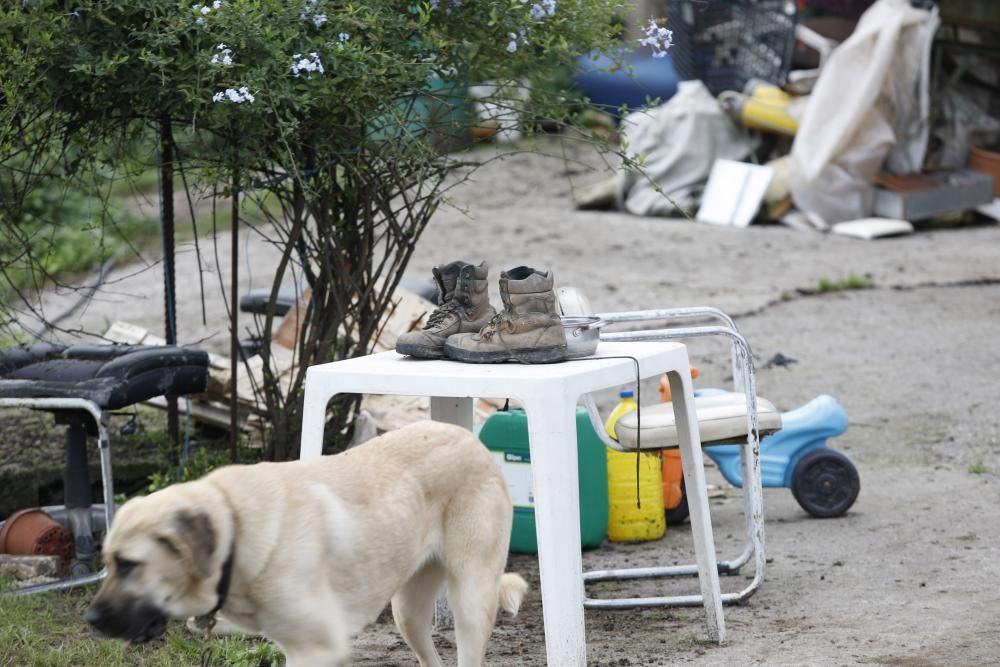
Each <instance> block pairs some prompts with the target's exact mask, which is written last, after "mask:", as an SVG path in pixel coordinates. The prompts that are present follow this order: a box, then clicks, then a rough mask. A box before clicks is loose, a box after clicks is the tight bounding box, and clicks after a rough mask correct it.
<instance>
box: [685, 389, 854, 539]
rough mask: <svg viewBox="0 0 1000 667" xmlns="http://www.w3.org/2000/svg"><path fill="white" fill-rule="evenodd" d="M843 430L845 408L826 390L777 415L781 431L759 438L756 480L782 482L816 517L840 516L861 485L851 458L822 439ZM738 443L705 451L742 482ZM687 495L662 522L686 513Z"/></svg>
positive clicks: (725, 474) (770, 484) (706, 391)
mask: <svg viewBox="0 0 1000 667" xmlns="http://www.w3.org/2000/svg"><path fill="white" fill-rule="evenodd" d="M716 393H725V392H723V391H722V390H719V389H702V390H697V391H695V396H696V397H697V396H709V395H712V394H716ZM845 431H847V413H846V412H845V411H844V408H843V407H841V405H840V403H838V402H837V400H836V399H835V398H833V397H832V396H828V395H826V394H823V395H820V396H817V397H816V398H814V399H813V400H811V401H809V402H808V403H806V404H805V405H803V406H802V407H800V408H797V409H795V410H791V411H789V412H784V413H782V415H781V430H780V431H777V432H776V433H773V434H771V435H768V436H765V437H764V438H762V439H761V443H760V469H761V480H762V483H763V486H765V487H786V488H790V489H791V490H792V495H793V496H794V497H795V500H796V501H797V502H798V503H799V505H800V506H801V507H802V509H804V510H805V511H806V512H808V513H809V514H811V515H812V516H815V517H820V518H827V517H836V516H841V515H842V514H844V513H845V512H847V510H849V509H850V508H851V506H852V505H853V504H854V501H855V500H856V499H857V497H858V492H859V491H860V490H861V481H860V479H859V477H858V470H857V468H856V467H855V466H854V463H853V462H852V461H851V459H850V458H848V457H847V456H846V455H845V454H843V453H841V452H839V451H837V450H835V449H830V448H829V447H828V446H827V440H828V439H829V438H834V437H836V436H838V435H841V434H843V433H844V432H845ZM740 447H741V445H739V444H735V443H734V444H720V445H712V446H706V447H705V448H704V452H705V454H707V455H708V456H709V457H710V458H711V459H712V460H713V461H715V463H716V465H717V466H718V467H719V471H720V472H721V473H722V476H723V477H725V478H726V481H727V482H729V483H730V484H732V485H733V486H737V487H742V486H743V470H742V468H741V466H740ZM687 515H688V510H687V499H686V498H682V500H681V502H680V504H678V505H677V506H676V507H673V508H670V509H668V510H667V523H668V524H669V523H678V522H680V521H683V520H684V519H686V518H687Z"/></svg>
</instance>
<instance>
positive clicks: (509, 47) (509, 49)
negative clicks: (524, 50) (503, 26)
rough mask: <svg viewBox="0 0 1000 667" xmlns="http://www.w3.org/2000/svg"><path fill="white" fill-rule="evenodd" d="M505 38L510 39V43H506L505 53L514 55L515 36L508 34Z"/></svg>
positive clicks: (515, 46) (515, 47)
mask: <svg viewBox="0 0 1000 667" xmlns="http://www.w3.org/2000/svg"><path fill="white" fill-rule="evenodd" d="M507 36H508V37H510V41H509V42H507V53H514V52H515V51H517V35H515V34H514V33H512V32H509V33H507Z"/></svg>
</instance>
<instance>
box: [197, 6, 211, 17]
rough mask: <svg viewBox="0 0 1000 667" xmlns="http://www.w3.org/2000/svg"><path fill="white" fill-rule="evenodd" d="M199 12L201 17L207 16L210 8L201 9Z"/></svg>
mask: <svg viewBox="0 0 1000 667" xmlns="http://www.w3.org/2000/svg"><path fill="white" fill-rule="evenodd" d="M199 11H201V15H202V16H208V15H209V14H211V13H212V8H211V7H202V8H201V10H199Z"/></svg>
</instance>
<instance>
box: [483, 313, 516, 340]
mask: <svg viewBox="0 0 1000 667" xmlns="http://www.w3.org/2000/svg"><path fill="white" fill-rule="evenodd" d="M510 323H511V314H510V312H509V311H508V310H507V309H506V308H504V309H503V310H501V311H500V312H499V313H497V314H496V315H494V316H493V317H491V318H490V321H489V322H487V323H486V326H484V327H483V328H482V329H481V330H480V331H479V335H480V337H481V338H482V339H483V340H490V339H491V338H493V335H494V334H496V332H497V331H498V330H499V329H500V327H501V326H504V327H508V328H509V327H510Z"/></svg>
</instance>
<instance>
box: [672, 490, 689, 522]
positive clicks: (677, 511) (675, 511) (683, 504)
mask: <svg viewBox="0 0 1000 667" xmlns="http://www.w3.org/2000/svg"><path fill="white" fill-rule="evenodd" d="M688 514H689V512H688V497H687V491H686V490H685V489H684V480H683V479H682V480H681V501H680V502H679V503H677V504H676V505H675V506H674V507H671V508H670V509H668V510H667V527H670V526H676V525H678V524H682V523H684V522H685V521H687V518H688Z"/></svg>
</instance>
